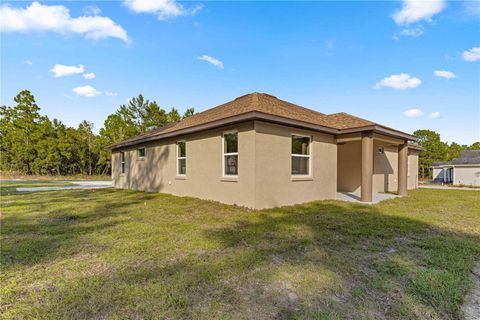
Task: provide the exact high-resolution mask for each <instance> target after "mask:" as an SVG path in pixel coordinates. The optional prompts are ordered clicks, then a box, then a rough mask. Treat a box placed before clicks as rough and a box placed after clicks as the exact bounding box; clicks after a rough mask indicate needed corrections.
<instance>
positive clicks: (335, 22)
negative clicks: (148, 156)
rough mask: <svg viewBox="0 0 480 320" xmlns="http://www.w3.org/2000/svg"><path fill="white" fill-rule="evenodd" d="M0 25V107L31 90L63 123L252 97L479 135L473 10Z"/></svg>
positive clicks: (85, 10)
mask: <svg viewBox="0 0 480 320" xmlns="http://www.w3.org/2000/svg"><path fill="white" fill-rule="evenodd" d="M0 29H1V71H0V72H1V73H0V75H1V91H0V93H1V97H0V103H1V104H7V105H13V97H14V96H15V95H16V94H17V93H18V92H19V91H20V90H22V89H28V90H30V91H32V93H33V94H34V95H35V97H36V100H37V103H38V104H39V106H40V107H41V109H42V113H43V114H46V115H48V116H49V117H52V118H53V117H56V118H58V119H60V120H62V121H63V122H64V123H66V124H67V125H71V126H76V125H78V123H79V122H80V121H82V120H84V119H86V120H89V121H92V122H93V123H94V124H95V128H96V130H97V131H98V130H99V129H100V128H101V127H102V126H103V121H104V120H105V118H106V117H107V116H108V115H109V114H110V113H113V112H115V110H116V109H117V108H118V106H119V105H120V104H123V103H125V102H126V101H127V100H128V99H129V98H131V97H133V96H136V95H138V94H139V93H142V94H143V95H144V96H145V97H147V98H148V99H150V100H156V101H158V102H159V103H160V105H161V106H162V107H163V108H166V109H170V108H171V107H175V108H177V109H179V110H180V111H184V110H185V109H186V108H188V107H194V108H195V110H196V111H202V110H205V109H207V108H210V107H213V106H216V105H218V104H221V103H223V102H226V101H229V100H231V99H233V98H235V97H237V96H240V95H243V94H245V93H249V92H255V91H257V92H267V93H270V94H272V95H275V96H277V97H279V98H281V99H284V100H287V101H291V102H294V103H297V104H300V105H302V106H306V107H309V108H312V109H315V110H318V111H320V112H323V113H335V112H340V111H344V112H348V113H351V114H353V115H357V116H360V117H363V118H366V119H369V120H372V121H375V122H377V123H380V124H384V125H387V126H390V127H393V128H397V129H400V130H403V131H406V132H413V131H414V130H416V129H431V130H435V131H437V132H439V133H440V134H441V136H442V139H443V140H447V141H456V142H459V143H462V144H471V143H473V142H475V141H478V140H480V138H479V137H480V6H479V5H478V2H476V3H475V2H460V1H455V2H445V1H440V0H437V1H429V2H423V3H422V2H418V1H414V0H406V1H385V2H360V1H355V2H252V1H249V2H210V1H204V2H200V1H199V2H175V1H173V0H150V1H146V0H126V1H123V2H120V1H118V2H115V1H97V2H86V1H68V2H60V1H55V2H40V3H38V2H37V3H32V2H17V1H15V2H10V3H9V2H8V1H3V2H2V6H1V15H0ZM55 65H57V66H56V67H55ZM91 73H93V74H94V77H93V78H92V75H91Z"/></svg>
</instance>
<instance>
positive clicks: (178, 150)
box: [175, 139, 187, 177]
mask: <svg viewBox="0 0 480 320" xmlns="http://www.w3.org/2000/svg"><path fill="white" fill-rule="evenodd" d="M180 142H183V143H185V156H184V157H180V147H179V143H180ZM175 148H176V156H177V177H186V176H187V141H186V140H185V139H183V140H177V142H176V143H175ZM179 160H185V173H184V174H183V173H180V166H179V165H178V163H179Z"/></svg>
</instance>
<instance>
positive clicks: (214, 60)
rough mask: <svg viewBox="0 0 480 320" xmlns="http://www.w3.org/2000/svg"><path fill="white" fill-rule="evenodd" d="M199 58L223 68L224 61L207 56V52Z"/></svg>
mask: <svg viewBox="0 0 480 320" xmlns="http://www.w3.org/2000/svg"><path fill="white" fill-rule="evenodd" d="M197 59H198V60H203V61H206V62H208V63H211V64H213V65H214V66H215V67H217V68H220V69H223V62H222V61H220V60H218V59H215V58H214V57H210V56H207V55H206V54H204V55H202V56H200V57H197Z"/></svg>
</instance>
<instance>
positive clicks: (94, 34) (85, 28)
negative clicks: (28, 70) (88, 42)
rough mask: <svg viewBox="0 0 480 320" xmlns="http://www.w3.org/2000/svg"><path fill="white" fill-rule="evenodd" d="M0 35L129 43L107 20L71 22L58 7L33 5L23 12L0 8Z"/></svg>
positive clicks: (94, 18) (92, 18) (67, 13)
mask: <svg viewBox="0 0 480 320" xmlns="http://www.w3.org/2000/svg"><path fill="white" fill-rule="evenodd" d="M0 16H1V17H2V19H0V30H1V31H2V32H30V31H39V32H42V31H43V32H46V31H51V32H56V33H60V34H67V33H76V34H81V35H83V36H84V37H85V38H86V39H95V40H96V39H103V38H109V37H112V38H118V39H121V40H123V41H125V42H129V41H130V40H129V38H128V36H127V31H125V29H123V28H122V27H121V26H120V25H118V24H116V23H115V22H114V21H112V20H111V19H110V18H107V17H101V16H81V17H77V18H72V17H71V16H70V11H69V10H68V8H66V7H65V6H61V5H52V6H49V5H42V4H40V3H38V2H33V3H32V4H31V5H30V6H27V7H26V8H14V7H11V6H10V5H8V4H5V5H2V6H1V7H0Z"/></svg>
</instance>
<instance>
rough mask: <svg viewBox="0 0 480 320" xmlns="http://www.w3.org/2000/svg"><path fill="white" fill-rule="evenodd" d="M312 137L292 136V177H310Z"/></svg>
mask: <svg viewBox="0 0 480 320" xmlns="http://www.w3.org/2000/svg"><path fill="white" fill-rule="evenodd" d="M311 140H312V139H311V137H307V136H297V135H292V175H303V176H309V175H310V165H311V162H310V144H311Z"/></svg>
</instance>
